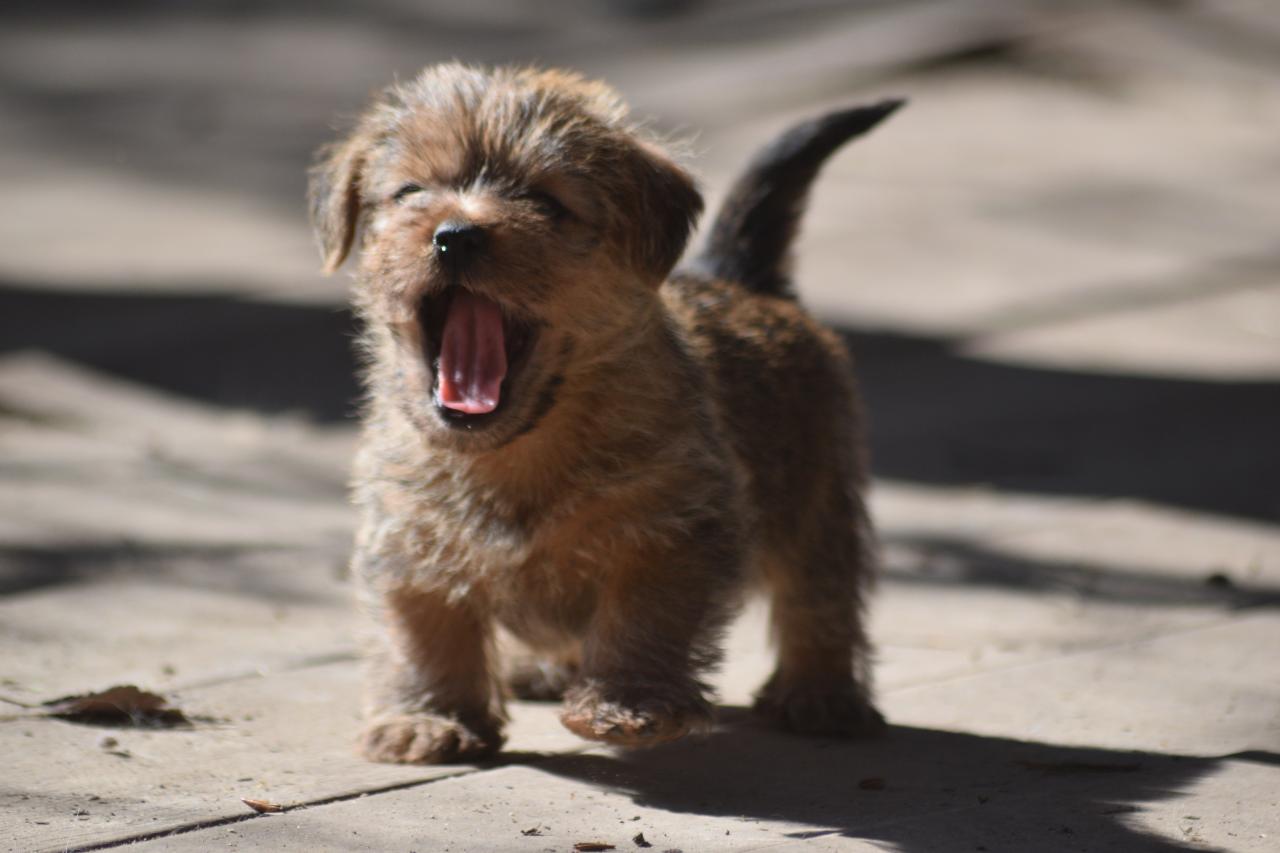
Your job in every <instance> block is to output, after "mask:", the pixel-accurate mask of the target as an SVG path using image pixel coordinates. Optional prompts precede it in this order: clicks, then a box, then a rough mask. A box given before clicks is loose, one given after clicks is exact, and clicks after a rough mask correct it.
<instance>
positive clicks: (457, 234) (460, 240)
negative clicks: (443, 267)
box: [431, 219, 485, 270]
mask: <svg viewBox="0 0 1280 853" xmlns="http://www.w3.org/2000/svg"><path fill="white" fill-rule="evenodd" d="M431 244H432V245H433V246H434V247H435V252H436V257H438V258H439V259H440V260H441V261H442V262H444V263H446V264H448V265H449V266H451V267H453V268H454V269H455V270H457V269H461V268H463V267H464V266H465V265H466V264H467V263H469V262H470V261H471V260H473V259H474V258H475V257H476V256H477V255H479V254H480V253H481V252H483V251H484V244H485V233H484V229H483V228H481V227H480V226H478V225H474V224H472V223H470V222H462V221H459V220H457V219H450V220H447V221H445V222H442V223H441V224H440V226H439V227H438V228H436V231H435V234H434V235H432V237H431Z"/></svg>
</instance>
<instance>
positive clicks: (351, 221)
mask: <svg viewBox="0 0 1280 853" xmlns="http://www.w3.org/2000/svg"><path fill="white" fill-rule="evenodd" d="M368 151H369V141H368V138H367V136H366V135H365V134H363V133H360V132H357V133H355V134H354V135H353V136H351V138H349V139H347V140H346V141H345V142H340V143H336V144H334V145H327V146H325V147H324V148H321V149H320V151H319V153H318V157H317V160H316V164H315V165H314V166H312V167H311V170H310V173H309V174H310V182H309V186H308V188H307V198H308V200H309V202H310V206H311V227H312V228H314V229H315V232H316V239H317V240H319V241H320V255H321V257H322V258H323V259H324V271H325V272H326V273H331V272H333V271H335V270H336V269H337V268H338V267H340V266H342V262H343V261H344V260H345V259H346V257H347V253H348V252H350V251H351V244H352V242H353V241H354V240H355V236H356V224H357V223H358V222H359V219H360V179H361V175H362V173H363V171H364V164H365V158H366V157H367V155H368Z"/></svg>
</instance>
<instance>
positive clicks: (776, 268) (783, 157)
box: [689, 100, 906, 296]
mask: <svg viewBox="0 0 1280 853" xmlns="http://www.w3.org/2000/svg"><path fill="white" fill-rule="evenodd" d="M904 103H906V101H904V100H889V101H881V102H880V103H878V104H871V105H869V106H861V107H851V108H849V109H845V110H839V111H837V112H833V113H827V114H826V115H823V116H819V117H818V118H814V119H809V120H808V121H805V122H803V123H801V124H798V125H796V126H795V127H792V128H791V129H790V130H788V131H787V132H786V133H784V134H782V135H781V136H779V137H778V138H777V139H775V140H774V141H773V142H772V143H771V144H770V145H769V146H768V147H766V148H765V149H764V150H762V151H760V152H759V153H758V154H757V155H756V156H755V159H754V160H752V161H751V164H750V165H749V166H747V170H746V172H744V173H743V174H742V176H741V177H739V178H738V180H737V183H735V184H734V185H733V188H732V189H731V190H730V191H729V195H728V196H727V197H726V198H725V201H724V204H723V205H722V206H721V208H720V213H719V214H718V215H717V216H716V219H715V222H714V224H712V226H711V230H710V232H709V234H708V237H707V242H706V246H705V247H704V248H703V250H702V253H701V254H700V255H699V256H698V257H697V258H696V259H695V260H694V261H693V262H692V263H691V264H690V265H689V266H690V269H691V271H693V272H697V273H701V274H704V275H710V276H714V277H715V278H721V279H725V280H727V281H733V282H737V283H738V284H741V285H742V286H744V287H746V288H747V289H748V290H751V291H753V292H755V293H761V294H767V295H771V296H790V295H792V292H791V276H790V267H791V244H792V242H794V240H795V236H796V232H797V231H798V230H799V227H800V215H801V214H802V213H803V212H804V206H805V202H806V201H807V200H808V198H809V187H810V186H811V185H812V184H813V179H814V178H815V177H816V176H817V174H818V170H819V169H821V168H822V164H823V163H824V162H826V159H827V158H828V157H829V156H831V154H832V153H833V152H835V150H836V149H837V148H839V147H840V146H841V145H843V144H844V143H845V142H847V141H848V140H850V139H852V138H853V137H855V136H860V135H861V134H863V133H866V132H867V131H868V130H870V129H871V128H873V127H875V126H876V125H877V124H879V123H880V122H881V121H883V120H884V119H885V118H887V117H888V116H889V115H890V114H891V113H892V112H893V111H894V110H896V109H898V108H899V107H901V106H902V105H903V104H904Z"/></svg>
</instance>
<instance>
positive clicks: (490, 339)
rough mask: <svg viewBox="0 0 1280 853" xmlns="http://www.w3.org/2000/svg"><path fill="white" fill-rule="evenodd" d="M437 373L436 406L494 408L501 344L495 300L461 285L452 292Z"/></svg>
mask: <svg viewBox="0 0 1280 853" xmlns="http://www.w3.org/2000/svg"><path fill="white" fill-rule="evenodd" d="M439 373H440V385H439V388H438V390H437V391H436V402H438V403H439V404H440V405H441V406H444V407H445V408H449V409H453V410H454V411H456V412H464V413H466V414H468V415H479V414H483V413H485V412H492V411H493V410H494V409H496V408H498V398H499V395H500V394H501V389H502V379H503V377H504V376H506V375H507V347H506V341H505V339H504V337H503V334H502V311H501V309H499V308H498V306H497V304H496V303H494V302H492V301H491V300H488V299H485V298H484V297H483V296H477V295H475V294H473V293H471V292H470V291H467V290H461V289H460V290H458V292H457V293H455V294H454V296H453V301H452V302H450V303H449V315H448V316H447V317H445V320H444V333H443V335H442V336H441V341H440V367H439Z"/></svg>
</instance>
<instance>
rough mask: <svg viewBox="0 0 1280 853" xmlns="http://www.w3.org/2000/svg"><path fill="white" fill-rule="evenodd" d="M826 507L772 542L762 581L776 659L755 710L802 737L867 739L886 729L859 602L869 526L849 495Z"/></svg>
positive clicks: (870, 573) (867, 576) (870, 566)
mask: <svg viewBox="0 0 1280 853" xmlns="http://www.w3.org/2000/svg"><path fill="white" fill-rule="evenodd" d="M824 503H825V504H826V506H824V507H822V508H821V509H822V511H815V512H810V513H806V516H807V517H806V519H805V520H804V521H802V522H800V523H798V524H797V525H796V526H794V527H792V528H791V529H790V530H788V531H786V533H785V534H784V535H781V536H774V537H772V538H773V539H774V542H773V543H772V545H773V547H771V548H770V549H769V553H768V556H767V558H766V561H765V580H766V583H767V586H768V589H769V592H770V595H771V599H772V601H771V614H770V615H771V627H772V631H773V637H774V641H775V642H776V644H777V652H778V659H777V665H776V667H775V669H774V672H773V675H772V676H770V678H769V680H768V681H767V682H765V684H764V686H763V687H762V688H761V689H760V691H759V692H758V693H757V694H756V704H755V710H756V712H757V713H759V714H761V715H762V716H764V717H765V718H766V719H768V720H770V721H771V722H773V723H774V724H775V725H777V726H779V727H781V728H784V729H787V730H790V731H795V732H800V733H803V734H816V735H843V736H861V735H872V734H876V733H878V732H880V731H881V730H883V729H884V727H885V722H884V717H882V716H881V715H880V712H879V711H877V710H876V708H875V706H874V705H873V704H872V700H871V684H870V653H871V649H870V644H869V642H868V640H867V635H866V631H865V630H864V628H863V596H864V593H865V592H866V590H867V589H868V588H869V587H870V585H871V582H872V580H873V577H874V557H873V552H874V549H873V548H872V543H871V536H872V534H871V529H870V524H869V523H868V522H867V521H866V518H865V514H864V513H863V512H862V511H861V508H860V507H859V506H857V505H855V503H854V500H853V499H851V498H849V497H848V496H847V495H843V494H840V495H836V496H834V497H833V498H832V499H831V500H828V501H825V502H824ZM779 540H780V541H779Z"/></svg>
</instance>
